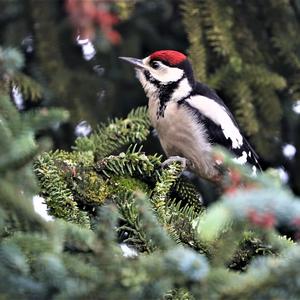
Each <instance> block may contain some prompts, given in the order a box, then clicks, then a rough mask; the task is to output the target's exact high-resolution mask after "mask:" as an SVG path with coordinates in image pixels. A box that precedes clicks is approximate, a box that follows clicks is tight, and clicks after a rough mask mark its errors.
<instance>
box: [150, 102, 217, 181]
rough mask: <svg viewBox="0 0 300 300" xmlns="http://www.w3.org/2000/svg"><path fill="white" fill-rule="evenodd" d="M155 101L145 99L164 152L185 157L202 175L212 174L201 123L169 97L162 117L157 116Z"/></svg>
mask: <svg viewBox="0 0 300 300" xmlns="http://www.w3.org/2000/svg"><path fill="white" fill-rule="evenodd" d="M157 106H158V101H155V100H152V99H150V100H149V115H150V120H151V123H152V125H153V127H154V128H155V129H156V130H157V133H158V136H159V140H160V143H161V146H162V148H163V149H164V151H165V153H166V155H167V156H173V155H178V156H182V157H185V158H186V159H188V161H189V162H190V163H191V164H192V170H193V171H195V172H196V173H197V174H199V175H200V176H202V177H206V178H210V177H212V176H214V175H216V170H215V168H214V163H213V160H212V157H211V145H210V143H209V142H208V140H207V135H206V133H205V130H204V128H203V126H202V125H201V124H199V123H198V122H197V121H196V120H194V116H193V114H192V113H191V112H190V111H188V109H187V108H184V107H182V106H181V107H180V109H178V104H177V103H176V102H173V101H170V102H169V103H168V104H167V106H166V109H165V111H164V117H162V116H160V117H159V118H157Z"/></svg>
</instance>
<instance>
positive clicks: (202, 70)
mask: <svg viewBox="0 0 300 300" xmlns="http://www.w3.org/2000/svg"><path fill="white" fill-rule="evenodd" d="M181 10H182V22H183V24H184V26H185V31H186V33H187V36H188V39H189V43H190V47H189V51H188V52H189V58H190V60H191V61H192V64H193V66H194V69H193V71H194V75H195V78H196V79H197V80H200V81H206V77H207V74H206V60H207V58H206V49H205V46H204V41H203V37H202V35H203V33H202V24H201V15H200V8H199V6H198V5H197V2H196V1H195V0H188V1H182V4H181Z"/></svg>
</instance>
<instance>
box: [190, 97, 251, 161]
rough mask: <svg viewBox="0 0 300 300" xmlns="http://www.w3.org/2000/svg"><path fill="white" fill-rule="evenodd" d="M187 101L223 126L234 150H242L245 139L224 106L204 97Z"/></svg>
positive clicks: (224, 132)
mask: <svg viewBox="0 0 300 300" xmlns="http://www.w3.org/2000/svg"><path fill="white" fill-rule="evenodd" d="M186 101H187V102H188V103H189V104H190V105H192V106H193V107H195V108H196V109H198V110H199V112H200V113H202V114H203V115H205V116H206V117H208V118H209V119H211V120H212V121H213V122H215V123H216V124H218V125H220V126H221V128H222V131H223V134H224V136H225V138H226V139H230V140H231V142H232V148H234V149H236V148H240V147H241V146H242V145H243V137H242V135H241V133H240V131H239V129H238V128H237V127H236V126H235V124H234V123H233V121H232V119H231V117H230V116H229V115H228V114H227V112H226V110H225V108H224V107H223V106H221V105H220V104H218V103H217V102H216V101H214V100H212V99H209V98H207V97H204V96H194V97H191V98H189V99H187V100H186ZM246 155H247V154H246Z"/></svg>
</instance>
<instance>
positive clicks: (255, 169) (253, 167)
mask: <svg viewBox="0 0 300 300" xmlns="http://www.w3.org/2000/svg"><path fill="white" fill-rule="evenodd" d="M256 171H257V168H256V166H252V176H256V175H257V173H256Z"/></svg>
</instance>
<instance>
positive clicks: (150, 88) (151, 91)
mask: <svg viewBox="0 0 300 300" xmlns="http://www.w3.org/2000/svg"><path fill="white" fill-rule="evenodd" d="M135 71H136V77H137V79H138V80H139V81H140V83H141V85H142V87H143V89H144V91H145V93H146V95H147V97H148V98H151V97H156V96H157V93H158V90H157V87H156V86H155V85H154V84H152V83H151V82H150V81H148V80H147V79H146V77H145V75H144V72H143V71H142V70H141V69H137V68H136V69H135Z"/></svg>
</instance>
